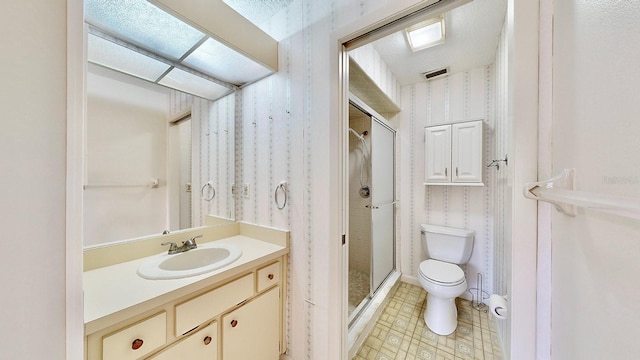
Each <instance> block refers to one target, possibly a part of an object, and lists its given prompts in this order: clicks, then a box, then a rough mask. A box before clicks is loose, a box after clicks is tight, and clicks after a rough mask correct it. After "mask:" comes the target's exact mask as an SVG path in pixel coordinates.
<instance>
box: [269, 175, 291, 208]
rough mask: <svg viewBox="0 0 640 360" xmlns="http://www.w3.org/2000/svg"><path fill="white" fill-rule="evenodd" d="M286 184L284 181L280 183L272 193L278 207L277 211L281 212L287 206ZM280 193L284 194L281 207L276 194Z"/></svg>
mask: <svg viewBox="0 0 640 360" xmlns="http://www.w3.org/2000/svg"><path fill="white" fill-rule="evenodd" d="M288 185H289V184H288V183H287V182H286V181H281V182H280V184H278V186H276V190H275V191H274V193H273V198H274V201H275V203H276V206H277V207H278V210H282V209H284V207H285V206H287V200H288V197H289V195H288V191H287V190H288V189H287V187H288ZM279 192H282V193H283V194H284V202H283V203H282V205H280V201H279V200H278V193H279Z"/></svg>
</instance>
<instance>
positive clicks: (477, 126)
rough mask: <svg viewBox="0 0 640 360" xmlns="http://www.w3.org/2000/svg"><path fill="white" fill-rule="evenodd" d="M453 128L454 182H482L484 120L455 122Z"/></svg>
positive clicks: (452, 162) (452, 159)
mask: <svg viewBox="0 0 640 360" xmlns="http://www.w3.org/2000/svg"><path fill="white" fill-rule="evenodd" d="M451 130H452V131H451V168H452V170H453V171H452V174H451V175H452V176H451V180H452V182H462V183H480V182H482V168H483V165H482V121H481V120H480V121H471V122H466V123H459V124H453V125H452V128H451Z"/></svg>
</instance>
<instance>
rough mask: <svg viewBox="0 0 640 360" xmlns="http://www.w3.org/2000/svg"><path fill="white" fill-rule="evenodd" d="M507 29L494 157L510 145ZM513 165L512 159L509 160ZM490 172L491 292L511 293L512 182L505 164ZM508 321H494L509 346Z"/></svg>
mask: <svg viewBox="0 0 640 360" xmlns="http://www.w3.org/2000/svg"><path fill="white" fill-rule="evenodd" d="M507 57H508V49H507V29H506V27H503V29H502V33H501V34H500V41H499V42H498V48H497V49H496V57H495V62H494V72H493V76H494V88H495V102H494V104H493V105H494V106H495V111H494V115H495V127H494V129H493V141H492V144H491V147H492V148H493V150H492V152H491V154H492V156H491V157H492V158H493V159H504V156H505V155H507V154H508V152H509V149H510V148H511V132H510V128H511V124H510V119H509V114H508V110H507V99H508V97H507V91H508V87H507V79H508V71H507V65H508V64H507V62H508V58H507ZM510 165H511V166H513V162H511V164H510ZM489 171H491V172H492V173H493V176H492V177H491V180H490V184H491V187H492V188H493V192H492V213H493V269H492V270H493V292H494V293H496V294H500V295H506V296H508V295H509V294H510V293H511V288H510V283H509V278H508V275H509V272H510V271H511V269H510V265H509V261H510V257H511V254H510V253H509V251H510V250H509V248H508V244H507V242H508V241H509V239H508V237H509V236H510V235H509V230H508V227H509V226H510V224H509V220H508V219H509V214H508V212H507V209H508V204H507V202H508V201H509V196H508V191H509V189H508V184H509V183H510V182H511V180H510V174H511V172H510V171H508V165H505V164H504V163H501V164H500V170H497V169H493V168H492V169H490V170H489ZM510 321H511V319H508V320H506V321H502V320H501V321H496V327H497V330H498V334H499V335H500V339H502V343H503V347H504V348H505V349H508V348H509V337H508V329H507V324H508V323H509V322H510Z"/></svg>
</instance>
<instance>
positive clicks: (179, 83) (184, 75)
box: [158, 68, 232, 101]
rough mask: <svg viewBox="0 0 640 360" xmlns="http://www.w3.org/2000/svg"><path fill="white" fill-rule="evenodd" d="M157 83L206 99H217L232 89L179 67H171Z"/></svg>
mask: <svg viewBox="0 0 640 360" xmlns="http://www.w3.org/2000/svg"><path fill="white" fill-rule="evenodd" d="M158 84H160V85H164V86H167V87H170V88H173V89H176V90H180V91H184V92H186V93H189V94H193V95H196V96H199V97H202V98H205V99H208V100H212V101H213V100H217V99H219V98H221V97H222V96H224V95H227V94H229V93H230V92H231V91H232V90H229V89H228V88H226V87H224V86H222V85H218V84H216V83H214V82H212V81H209V80H207V79H204V78H201V77H199V76H196V75H193V74H191V73H188V72H186V71H184V70H180V69H176V68H174V69H172V70H171V71H170V72H169V73H168V74H167V75H165V76H164V77H163V78H162V79H161V80H160V81H158Z"/></svg>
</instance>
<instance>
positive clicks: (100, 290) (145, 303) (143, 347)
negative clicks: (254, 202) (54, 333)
mask: <svg viewBox="0 0 640 360" xmlns="http://www.w3.org/2000/svg"><path fill="white" fill-rule="evenodd" d="M234 229H235V230H234ZM219 230H221V231H218V232H216V231H215V229H209V228H202V229H194V230H193V231H192V232H194V233H197V232H205V233H206V232H208V231H211V232H214V233H215V234H216V235H209V236H208V235H205V236H204V237H203V239H202V240H203V241H201V242H199V244H203V246H206V245H207V244H210V245H214V244H215V243H216V242H224V243H228V244H233V245H235V246H238V247H239V248H240V249H241V250H242V255H241V256H240V257H239V258H238V259H237V260H236V261H234V262H233V263H231V264H229V265H226V266H224V267H222V268H219V269H217V270H213V271H211V272H208V273H205V274H201V275H196V276H191V277H185V278H179V279H166V280H165V279H163V280H147V279H143V278H142V277H140V276H139V275H138V274H137V269H138V267H139V266H140V264H142V263H144V262H145V261H148V259H149V257H147V256H143V257H140V258H137V259H134V260H129V261H125V262H120V263H114V264H111V265H108V266H102V267H97V268H92V269H90V270H87V271H85V273H84V287H85V291H84V293H85V349H86V350H85V359H86V360H101V359H102V360H129V359H154V360H159V359H163V360H168V359H190V360H198V359H209V360H211V359H218V360H221V359H224V360H238V359H258V360H259V359H264V360H277V359H278V357H279V355H280V354H282V353H284V351H285V350H286V349H285V343H284V341H283V339H284V335H283V334H284V322H283V314H284V306H285V295H286V280H285V279H286V272H287V257H286V255H287V254H288V252H289V247H288V235H289V234H288V232H286V231H279V230H274V229H264V228H260V227H257V226H253V225H249V224H241V223H237V224H232V225H228V226H225V227H221V228H220V229H219ZM225 232H226V234H225ZM234 232H235V234H234ZM221 233H222V234H224V235H220V234H221ZM181 235H182V236H183V237H186V238H188V237H189V236H192V235H191V234H181ZM216 237H217V239H213V238H216ZM185 240H186V239H185ZM146 241H148V242H149V244H150V245H154V244H155V245H156V246H157V248H155V249H156V252H157V250H158V249H160V250H162V248H161V247H160V246H159V244H160V242H163V241H166V237H158V238H157V239H148V240H146ZM207 241H208V242H207ZM156 243H157V244H156ZM137 245H138V246H139V244H137ZM122 246H123V248H122V249H120V250H116V252H117V251H122V250H126V247H127V246H132V244H123V245H122ZM152 248H153V247H152ZM100 250H105V251H107V249H94V250H92V251H100ZM108 251H111V252H113V251H114V249H108ZM165 251H166V250H165ZM91 256H96V254H85V258H90V257H91ZM105 256H106V255H105V254H102V256H100V257H101V258H102V257H105ZM151 256H152V257H153V256H157V255H151ZM107 257H109V256H107ZM89 262H91V261H89ZM89 267H91V265H89Z"/></svg>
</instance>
